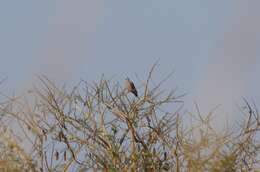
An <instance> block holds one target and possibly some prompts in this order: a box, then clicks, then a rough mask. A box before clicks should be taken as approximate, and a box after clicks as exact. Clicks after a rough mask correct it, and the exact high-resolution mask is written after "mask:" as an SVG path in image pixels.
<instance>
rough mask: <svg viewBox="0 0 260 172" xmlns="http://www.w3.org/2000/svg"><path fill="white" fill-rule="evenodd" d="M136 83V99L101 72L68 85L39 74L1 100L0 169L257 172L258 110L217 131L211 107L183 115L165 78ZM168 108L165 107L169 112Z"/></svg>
mask: <svg viewBox="0 0 260 172" xmlns="http://www.w3.org/2000/svg"><path fill="white" fill-rule="evenodd" d="M154 68H155V65H154V66H153V67H152V69H151V70H150V72H149V74H148V77H147V79H146V80H145V81H144V83H142V81H140V84H139V83H136V84H137V86H138V85H141V86H140V87H137V89H138V91H139V93H140V96H139V98H135V97H134V96H132V95H131V94H127V93H126V92H125V90H124V88H122V87H121V86H120V84H118V83H116V82H113V81H112V80H106V79H105V77H102V78H101V79H100V81H98V82H96V83H95V82H94V83H91V84H89V83H87V82H85V81H81V82H80V83H79V84H78V85H76V86H75V87H74V88H73V89H72V90H70V91H68V90H67V89H66V88H65V87H58V86H56V85H55V84H54V83H53V82H52V81H50V80H49V79H48V78H47V77H44V76H42V77H40V81H41V83H42V84H41V87H39V88H34V89H33V90H30V91H29V93H28V95H29V97H27V99H26V98H21V97H8V96H6V101H5V102H2V103H1V105H0V110H1V121H0V122H1V125H0V132H1V134H0V152H1V154H0V171H8V172H9V171H28V172H29V171H32V172H34V171H37V172H38V171H39V172H40V171H50V172H53V171H81V172H83V171H105V172H116V171H123V172H124V171H125V172H126V171H156V172H157V171H176V172H182V171H195V172H199V171H209V172H232V171H257V168H258V170H259V165H258V164H259V155H258V153H259V150H260V141H259V140H258V139H259V129H260V120H259V114H258V111H257V109H256V107H255V106H254V105H250V104H249V103H248V102H247V100H244V102H245V107H244V108H242V113H243V114H244V119H241V122H240V123H239V125H237V126H236V127H235V128H227V129H223V131H221V132H217V131H216V130H215V129H214V128H213V127H212V125H211V122H212V116H213V112H210V113H209V114H208V115H206V116H203V115H201V114H200V112H199V108H198V107H197V106H196V107H197V112H196V113H184V112H183V111H182V107H183V104H184V102H183V101H182V97H183V95H178V94H177V93H176V90H173V91H172V90H162V87H163V86H162V84H163V83H164V82H165V81H166V80H167V79H168V78H169V77H166V78H165V79H163V80H162V81H161V82H159V83H154V82H152V74H153V70H154ZM168 109H170V110H168Z"/></svg>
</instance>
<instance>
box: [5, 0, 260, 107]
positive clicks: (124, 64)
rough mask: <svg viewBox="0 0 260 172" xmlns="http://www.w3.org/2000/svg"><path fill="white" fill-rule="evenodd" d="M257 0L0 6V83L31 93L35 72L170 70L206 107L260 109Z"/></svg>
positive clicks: (66, 76)
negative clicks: (240, 104) (246, 103)
mask: <svg viewBox="0 0 260 172" xmlns="http://www.w3.org/2000/svg"><path fill="white" fill-rule="evenodd" d="M259 7H260V1H259V0H250V1H245V0H218V1H206V0H199V1H183V0H164V1H158V0H145V1H138V0H131V1H119V0H117V1H116V0H110V1H105V0H77V1H71V0H62V1H61V0H60V1H58V0H57V1H54V0H44V1H33V0H24V1H11V0H10V1H1V2H0V22H1V27H0V38H1V39H0V60H1V63H0V78H4V77H6V76H8V80H7V81H6V83H5V84H4V85H2V86H1V89H2V90H5V91H7V92H13V91H14V90H16V91H17V92H19V91H21V90H26V89H27V88H29V87H30V86H31V85H32V83H33V82H34V80H35V75H36V74H46V75H48V76H49V77H50V78H52V79H54V80H55V81H57V82H62V83H63V82H65V83H73V82H75V81H79V80H80V79H81V78H82V79H86V80H90V81H92V80H95V79H98V78H99V76H100V75H101V74H102V73H105V74H106V75H107V76H108V77H110V76H115V77H116V78H117V79H118V80H123V79H124V78H125V76H129V77H130V78H133V79H134V80H137V79H136V78H135V75H136V74H137V75H138V76H140V78H144V77H145V74H146V73H147V72H148V69H149V67H150V66H151V65H152V64H153V63H154V62H155V61H156V60H157V59H160V62H159V63H160V66H159V68H158V70H157V74H156V77H157V78H158V79H159V78H161V77H163V76H165V75H166V74H167V73H168V72H170V71H171V70H172V69H174V70H175V71H176V73H175V76H174V77H173V78H172V80H171V82H169V83H168V85H167V87H174V86H176V85H178V86H179V88H180V91H183V92H188V93H189V95H188V96H187V99H188V100H189V101H190V102H192V101H197V102H198V103H199V104H200V106H201V107H202V108H203V109H204V110H205V111H207V110H209V109H210V108H209V107H213V106H214V105H216V104H218V103H221V104H225V105H226V106H223V108H224V109H225V111H227V112H229V111H231V109H232V108H231V107H230V105H233V106H234V102H236V101H238V100H239V99H240V98H241V96H246V97H248V98H253V99H254V100H255V101H256V103H257V102H258V105H260V103H259V102H260V92H259V88H260V80H259V74H260V57H259V55H260V20H259V18H260V10H259Z"/></svg>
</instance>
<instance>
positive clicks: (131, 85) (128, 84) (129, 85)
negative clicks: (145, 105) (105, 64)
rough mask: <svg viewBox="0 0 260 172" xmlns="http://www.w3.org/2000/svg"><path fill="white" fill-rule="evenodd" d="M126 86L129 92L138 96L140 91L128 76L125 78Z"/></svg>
mask: <svg viewBox="0 0 260 172" xmlns="http://www.w3.org/2000/svg"><path fill="white" fill-rule="evenodd" d="M125 88H126V89H127V91H128V92H131V93H133V94H134V95H135V96H136V97H138V93H137V90H136V88H135V85H134V83H133V82H132V81H131V80H130V79H129V78H126V80H125Z"/></svg>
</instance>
